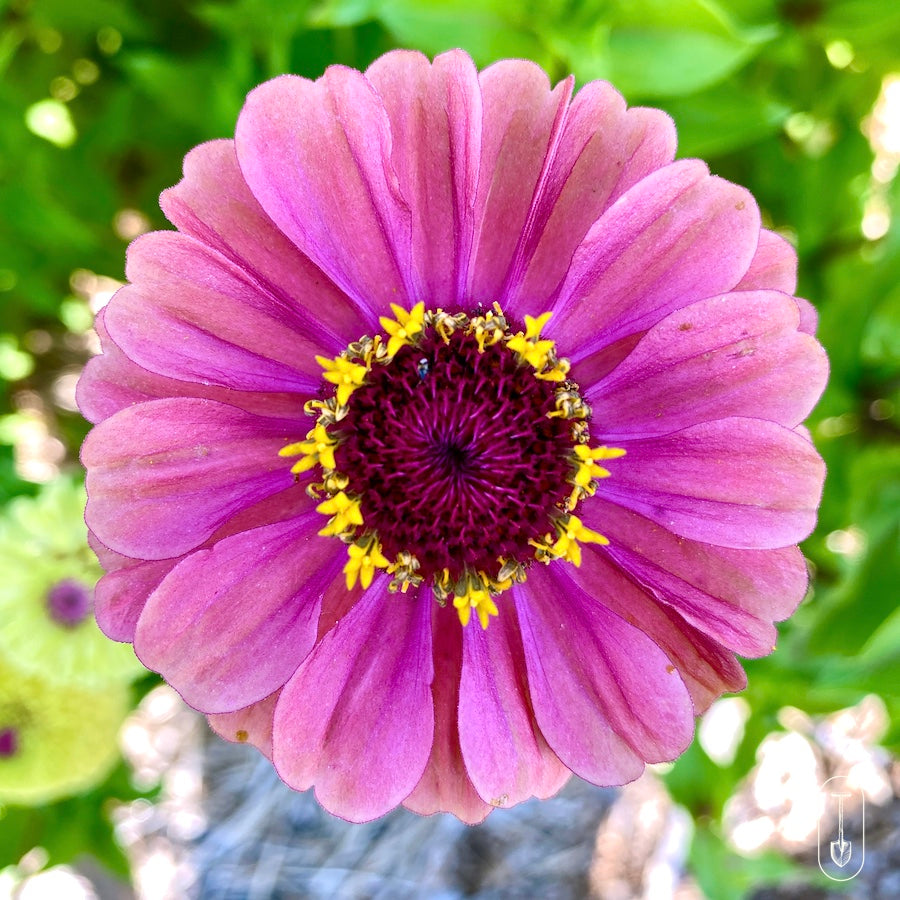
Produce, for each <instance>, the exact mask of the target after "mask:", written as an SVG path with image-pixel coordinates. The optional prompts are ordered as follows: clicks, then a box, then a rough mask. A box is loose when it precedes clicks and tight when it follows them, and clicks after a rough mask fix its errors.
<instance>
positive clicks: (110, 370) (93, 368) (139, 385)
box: [76, 309, 302, 424]
mask: <svg viewBox="0 0 900 900" xmlns="http://www.w3.org/2000/svg"><path fill="white" fill-rule="evenodd" d="M104 312H105V309H102V310H100V313H99V314H98V315H97V318H96V320H95V323H94V327H95V329H96V331H97V334H98V335H99V337H100V345H101V347H102V350H103V352H102V353H101V354H100V355H99V356H95V357H93V358H92V359H90V360H88V363H87V365H86V366H85V368H84V370H83V371H82V373H81V377H80V378H79V379H78V386H77V390H76V399H77V401H78V408H79V409H80V410H81V414H82V415H83V416H84V417H85V418H86V419H87V420H88V421H89V422H92V423H94V424H97V423H99V422H102V421H103V420H104V419H108V418H109V417H110V416H112V415H114V414H115V413H117V412H119V410H121V409H127V408H128V407H129V406H134V405H136V404H138V403H144V402H146V401H147V400H158V399H160V398H162V397H205V398H207V399H209V400H218V401H219V402H220V403H229V404H231V405H232V406H237V407H240V408H241V409H245V410H247V411H248V412H255V413H257V414H258V415H263V416H289V415H294V414H296V411H297V408H298V405H302V401H299V400H298V398H297V395H296V394H285V393H281V394H267V393H262V392H259V391H232V390H229V389H228V388H222V387H215V386H213V385H204V384H199V383H197V382H196V381H176V380H175V379H174V378H168V377H166V376H165V375H158V374H156V373H155V372H150V371H149V370H147V369H144V368H141V367H140V366H139V365H137V363H134V362H132V361H131V360H130V359H129V358H128V357H127V356H125V354H124V353H122V351H121V350H120V349H119V348H118V346H116V344H115V343H114V342H113V341H112V339H111V338H110V337H109V334H108V332H107V331H106V327H105V325H104V324H103V313H104Z"/></svg>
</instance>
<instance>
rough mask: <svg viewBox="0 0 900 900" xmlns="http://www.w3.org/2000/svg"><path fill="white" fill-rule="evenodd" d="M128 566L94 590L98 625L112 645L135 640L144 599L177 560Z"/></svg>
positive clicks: (100, 582)
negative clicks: (111, 641)
mask: <svg viewBox="0 0 900 900" xmlns="http://www.w3.org/2000/svg"><path fill="white" fill-rule="evenodd" d="M130 562H131V564H130V565H125V566H123V567H121V568H118V569H116V570H115V571H112V572H107V574H106V575H104V576H103V577H102V578H101V579H100V580H99V581H98V582H97V586H96V588H95V589H94V615H95V616H96V619H97V624H98V625H99V626H100V628H101V629H102V631H103V633H104V634H106V636H107V637H110V638H112V639H113V640H114V641H127V642H132V641H133V640H134V633H135V630H136V629H137V623H138V619H140V617H141V613H142V612H143V610H144V606H145V605H146V603H147V598H148V597H149V596H150V595H151V594H152V593H153V591H155V590H156V588H157V587H158V586H159V584H160V582H161V581H162V580H163V578H165V577H166V575H168V574H169V572H171V571H172V569H173V568H174V567H175V565H176V564H177V563H178V559H177V558H176V559H160V560H151V561H149V562H147V561H144V560H131V561H130Z"/></svg>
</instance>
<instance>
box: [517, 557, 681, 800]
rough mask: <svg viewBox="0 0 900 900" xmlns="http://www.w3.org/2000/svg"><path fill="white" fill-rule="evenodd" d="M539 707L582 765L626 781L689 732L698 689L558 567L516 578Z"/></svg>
mask: <svg viewBox="0 0 900 900" xmlns="http://www.w3.org/2000/svg"><path fill="white" fill-rule="evenodd" d="M513 592H514V595H515V599H516V609H517V611H518V613H519V623H520V625H521V629H522V640H523V644H524V648H525V661H526V663H527V667H528V686H529V689H530V692H531V699H532V702H533V703H534V714H535V717H536V719H537V722H538V725H539V726H540V729H541V731H542V732H543V734H544V736H545V737H546V739H547V742H548V743H549V744H550V746H551V747H552V748H553V750H554V751H555V753H556V754H557V755H558V756H559V758H560V759H561V760H562V762H563V763H564V764H565V765H566V766H568V767H569V768H570V769H571V770H572V771H573V772H574V773H575V774H576V775H580V776H581V777H582V778H585V779H586V780H587V781H590V782H592V783H594V784H601V785H604V784H605V785H610V784H625V783H626V782H628V781H632V780H633V779H635V778H637V777H638V775H640V774H641V772H642V771H643V768H644V763H645V762H662V761H664V760H670V759H674V758H675V757H676V756H677V755H678V754H679V753H681V752H682V751H683V750H684V749H685V747H686V746H687V745H688V743H689V742H690V740H691V736H692V734H693V726H694V719H693V710H692V705H691V699H690V696H689V694H688V692H687V689H686V688H685V686H684V683H683V682H682V680H681V678H680V677H679V676H678V674H677V671H676V669H675V667H674V666H673V665H672V663H671V662H670V661H669V659H668V657H667V656H666V655H665V653H663V652H662V650H660V648H659V647H658V646H657V645H656V644H654V643H653V641H651V640H650V638H648V637H647V636H646V635H645V634H644V633H643V632H642V631H641V630H640V629H639V628H635V627H633V626H631V625H629V624H627V623H626V622H625V621H624V620H623V619H621V618H620V617H619V616H617V615H615V614H614V613H612V612H610V611H609V610H608V609H607V608H606V607H605V606H603V605H602V604H601V603H598V602H597V601H596V600H595V599H594V598H593V597H591V596H589V595H587V594H585V593H584V592H583V591H582V590H581V589H580V588H578V587H577V586H576V585H573V584H572V583H571V582H566V581H559V580H557V579H555V577H554V569H553V568H552V567H548V568H544V567H543V566H532V568H531V569H530V570H529V573H528V581H527V582H526V584H525V585H524V589H523V588H515V587H514V588H513Z"/></svg>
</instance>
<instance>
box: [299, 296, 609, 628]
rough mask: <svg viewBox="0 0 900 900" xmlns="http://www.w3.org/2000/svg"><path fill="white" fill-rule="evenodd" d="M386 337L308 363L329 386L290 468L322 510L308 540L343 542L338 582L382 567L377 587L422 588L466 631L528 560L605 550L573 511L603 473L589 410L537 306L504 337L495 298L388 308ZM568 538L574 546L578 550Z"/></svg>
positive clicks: (602, 450)
mask: <svg viewBox="0 0 900 900" xmlns="http://www.w3.org/2000/svg"><path fill="white" fill-rule="evenodd" d="M392 309H393V312H394V316H395V318H393V319H391V318H387V317H383V318H382V319H381V325H382V327H383V328H384V331H385V335H377V336H376V337H374V338H369V337H363V338H362V339H360V340H359V341H357V342H355V343H353V344H351V345H350V346H349V347H348V348H347V350H346V351H344V352H343V353H341V355H339V356H338V357H336V358H335V359H327V358H325V357H317V360H318V362H319V363H320V364H321V365H322V367H323V369H324V374H323V377H324V378H325V380H326V381H327V382H329V383H330V384H331V385H334V391H333V394H332V395H331V396H328V397H327V398H326V399H322V400H312V401H310V402H309V403H308V404H307V407H306V409H307V412H308V413H310V414H313V415H316V416H317V419H318V420H317V422H316V425H315V426H314V427H313V429H312V430H311V431H310V432H309V433H308V434H307V436H306V440H304V441H299V442H297V443H294V444H290V445H288V446H287V447H284V448H283V449H282V451H281V454H282V455H283V456H299V457H300V458H299V460H297V462H295V464H294V466H293V468H292V471H293V472H294V473H295V474H296V475H298V476H299V475H300V474H301V473H303V472H306V471H309V470H312V469H314V468H316V467H318V468H319V469H320V470H321V473H322V480H321V481H318V482H314V483H311V484H310V485H309V486H308V488H307V491H308V492H309V493H310V494H311V495H312V496H313V497H315V498H316V499H317V500H320V501H321V502H320V503H319V505H318V507H317V509H318V511H319V512H321V513H322V514H323V515H325V516H327V517H328V521H327V523H326V524H325V526H324V527H323V528H322V529H321V531H320V532H319V533H320V534H322V535H328V536H336V537H339V538H340V539H341V540H343V541H344V542H345V543H347V544H348V562H347V565H346V567H345V569H344V571H345V574H346V580H347V586H348V588H351V587H353V585H354V584H356V582H357V581H359V582H360V583H361V585H362V586H363V587H364V588H367V587H369V585H370V584H371V582H372V580H373V578H374V575H375V572H376V571H378V570H386V571H387V572H388V573H389V574H390V575H391V576H392V579H391V582H390V589H391V590H392V591H402V592H406V591H407V590H408V589H409V587H410V585H413V586H418V585H420V584H423V583H425V584H428V585H431V587H432V589H433V591H434V594H435V596H436V597H437V599H438V601H439V602H440V603H442V604H443V603H445V602H447V601H448V600H451V599H452V602H453V605H454V606H455V607H456V609H457V611H458V613H459V617H460V620H461V621H462V623H463V624H464V625H465V624H467V623H468V622H469V620H470V618H471V616H472V612H473V611H474V612H475V614H476V615H477V616H478V619H479V621H480V622H481V624H482V626H483V627H486V626H487V623H488V621H489V619H490V617H491V616H495V615H497V614H498V608H497V605H496V603H495V601H494V598H495V597H497V596H498V595H499V594H501V593H502V592H503V591H504V590H506V589H507V588H509V587H510V586H511V585H512V584H513V583H515V582H521V581H524V580H525V578H526V577H527V569H528V567H529V566H530V565H532V564H534V562H536V561H537V562H542V563H550V562H552V561H553V560H555V559H566V560H568V561H570V562H573V563H575V564H576V565H578V564H580V561H581V553H580V543H585V542H593V543H600V544H604V543H607V540H606V538H605V537H603V536H602V535H601V534H598V533H597V532H594V531H592V530H591V529H589V528H587V527H586V526H584V525H583V524H582V522H581V521H580V520H579V519H578V518H577V517H576V516H574V515H573V514H572V513H573V510H574V509H575V507H576V506H577V505H578V503H579V501H580V500H581V499H583V498H584V497H586V496H589V495H591V494H593V493H594V492H595V491H596V488H597V480H598V479H600V478H604V477H606V476H607V475H609V472H608V470H606V469H604V468H602V467H601V466H599V465H598V464H597V462H598V460H603V459H614V458H616V457H619V456H622V455H623V453H624V451H622V450H619V449H616V448H608V447H592V446H591V445H590V439H589V433H588V418H589V416H590V410H589V409H588V407H587V405H586V404H585V403H584V401H583V400H582V399H581V396H580V393H579V389H578V386H577V385H576V384H575V383H574V382H572V381H571V380H569V379H568V371H569V363H568V361H567V360H565V359H561V358H559V357H558V356H557V355H556V348H555V345H554V342H553V341H551V340H548V339H546V338H543V337H542V336H541V331H542V329H543V327H544V326H545V325H546V323H547V321H548V320H549V318H550V313H544V315H542V316H540V317H538V318H532V317H530V316H526V317H525V327H524V329H514V328H513V327H512V326H511V325H510V323H509V322H508V321H507V319H506V317H505V316H504V315H503V312H502V310H501V309H500V307H499V306H498V305H497V304H494V307H493V309H491V310H489V311H487V312H485V311H483V310H478V311H477V312H474V313H472V314H466V313H462V312H460V313H455V314H449V313H447V312H445V311H443V310H441V309H438V310H435V311H426V310H425V307H424V304H422V303H419V304H417V305H416V306H414V307H413V308H412V309H411V310H405V309H403V308H402V307H400V306H396V305H393V306H392ZM579 542H580V543H579Z"/></svg>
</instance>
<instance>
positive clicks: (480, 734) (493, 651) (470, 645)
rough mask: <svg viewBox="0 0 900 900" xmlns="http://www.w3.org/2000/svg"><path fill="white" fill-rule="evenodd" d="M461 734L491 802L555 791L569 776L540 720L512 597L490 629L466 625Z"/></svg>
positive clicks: (472, 769) (468, 765) (477, 782)
mask: <svg viewBox="0 0 900 900" xmlns="http://www.w3.org/2000/svg"><path fill="white" fill-rule="evenodd" d="M459 739H460V744H461V746H462V752H463V757H464V758H465V760H466V768H467V769H468V771H469V774H470V777H471V778H472V782H473V784H474V785H475V788H476V790H477V791H478V793H479V794H480V795H481V796H482V797H484V798H485V799H487V800H489V802H490V804H491V806H511V805H514V804H516V803H520V802H521V801H522V800H527V799H528V798H529V797H532V796H537V797H542V798H543V797H549V796H551V795H552V794H554V793H556V791H558V790H559V789H560V788H561V787H562V785H563V784H565V782H566V780H567V779H568V777H569V771H568V769H566V767H565V766H563V764H562V763H561V762H560V761H559V758H558V757H557V756H556V754H555V753H553V751H552V750H550V748H549V747H548V746H547V743H546V741H545V740H544V737H543V735H542V734H541V732H540V730H539V729H538V727H537V723H536V722H535V720H534V713H533V711H532V709H531V698H530V696H529V693H528V686H527V679H526V673H525V657H524V654H523V651H522V642H521V638H520V636H519V633H518V625H517V623H516V621H515V610H514V608H513V605H512V604H511V603H506V604H503V605H502V608H501V611H500V616H499V619H498V620H497V621H496V622H492V623H491V625H490V627H489V628H488V629H486V630H482V629H481V628H479V627H477V625H473V626H472V627H467V628H465V629H464V630H463V660H462V680H461V682H460V692H459Z"/></svg>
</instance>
